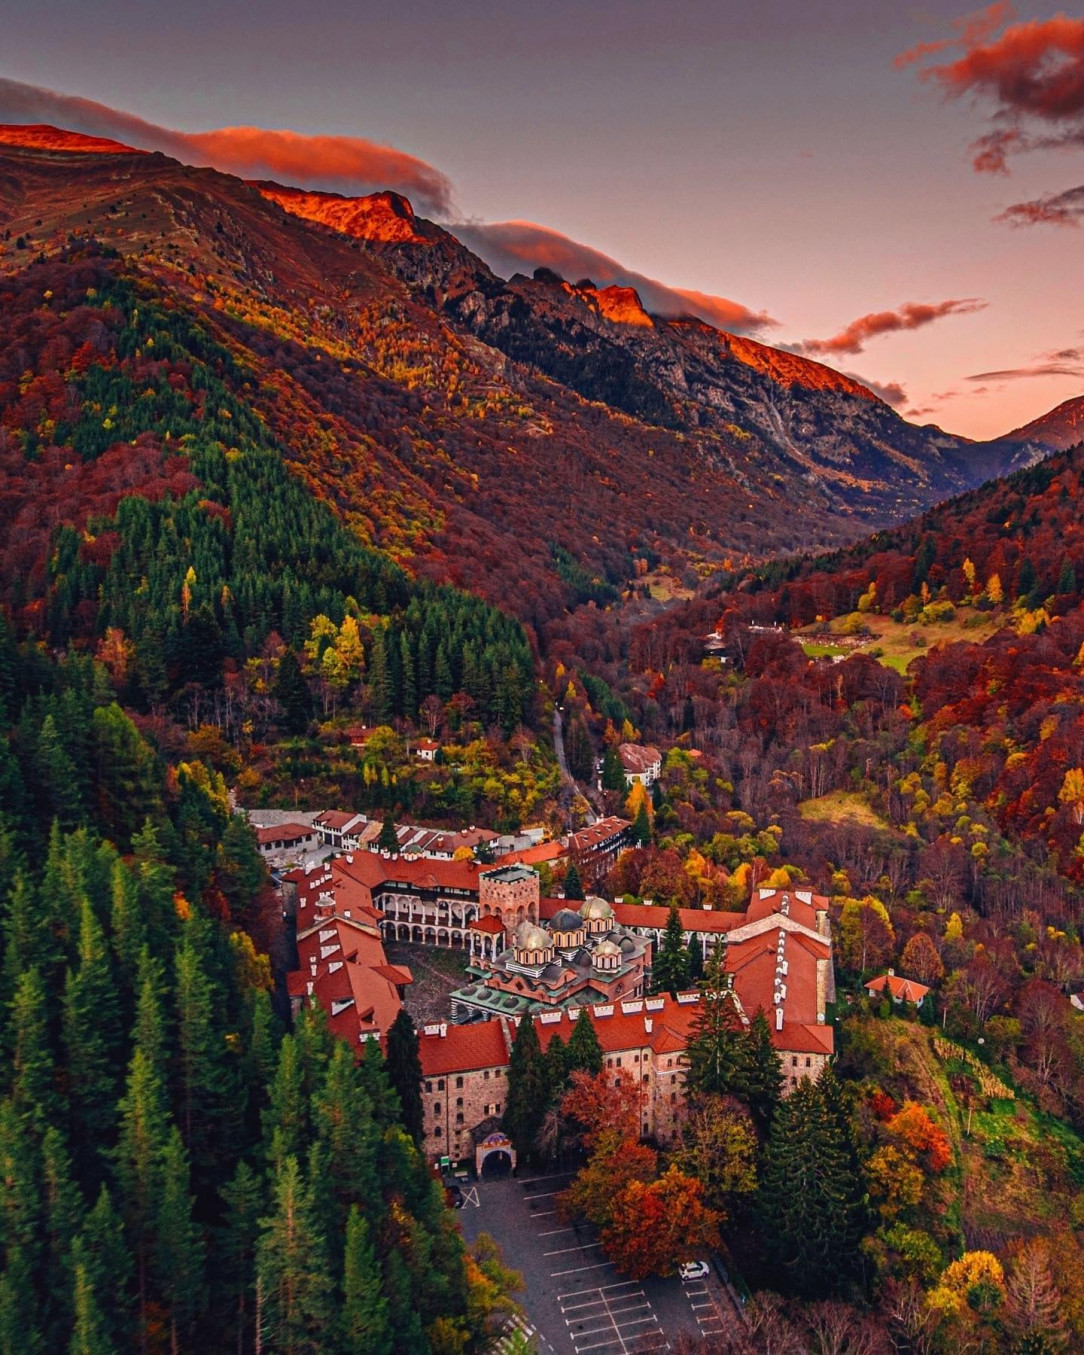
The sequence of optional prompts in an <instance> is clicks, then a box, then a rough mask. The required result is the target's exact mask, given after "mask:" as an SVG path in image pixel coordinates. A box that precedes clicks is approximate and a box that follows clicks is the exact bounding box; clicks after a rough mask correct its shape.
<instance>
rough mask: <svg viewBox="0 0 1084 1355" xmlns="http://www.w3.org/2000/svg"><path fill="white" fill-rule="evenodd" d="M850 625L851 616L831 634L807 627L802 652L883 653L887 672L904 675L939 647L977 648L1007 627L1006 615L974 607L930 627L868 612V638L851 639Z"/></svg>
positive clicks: (840, 619)
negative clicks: (959, 643)
mask: <svg viewBox="0 0 1084 1355" xmlns="http://www.w3.org/2000/svg"><path fill="white" fill-rule="evenodd" d="M852 615H858V614H857V613H852ZM849 621H850V618H849V617H848V616H837V617H834V618H833V619H832V620H831V621H830V622H829V623H828V632H827V634H826V633H825V632H824V630H823V629H820V628H818V627H814V626H807V627H806V628H805V630H803V631H802V632H800V634H799V639H800V641H801V645H802V648H803V649H804V650H805V652H806V653H807V654H808V655H809V657H810V658H821V657H831V656H833V655H836V654H862V653H869V651H870V650H873V649H879V650H880V651H881V652H880V653H879V654H877V655H875V656H874V657H875V658H877V659H879V660H880V662H881V663H883V664H884V665H885V667H886V668H894V669H895V670H896V672H897V673H904V672H906V671H907V665H908V664H909V663H910V662H911V661H912V659H917V658H918V657H919V655H920V654H926V653H928V652H929V651H930V650H931V649H933V648H934V646H935V645H947V644H953V643H955V642H956V641H959V640H963V641H965V642H966V643H968V644H973V645H978V644H982V642H983V641H984V640H988V639H989V638H990V636H991V635H994V634H995V633H996V632H997V631H999V630H1001V629H1002V628H1003V627H1004V625H1005V624H1006V618H1005V617H1004V616H1003V615H1000V614H996V613H993V612H976V611H975V610H974V609H973V608H971V607H961V608H958V609H957V612H956V615H955V616H954V617H953V619H952V620H951V621H937V622H933V623H930V624H928V625H922V624H920V623H918V622H908V621H893V620H892V618H891V617H890V616H879V615H877V614H876V613H873V612H866V613H863V614H862V616H861V621H862V623H863V624H864V625H865V626H866V627H867V628H868V630H869V634H868V635H847V634H846V627H847V624H848V622H849Z"/></svg>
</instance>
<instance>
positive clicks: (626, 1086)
mask: <svg viewBox="0 0 1084 1355" xmlns="http://www.w3.org/2000/svg"><path fill="white" fill-rule="evenodd" d="M561 1113H562V1115H565V1116H567V1117H568V1119H570V1120H575V1122H576V1123H577V1124H578V1125H580V1126H581V1130H582V1132H581V1139H582V1142H583V1146H584V1147H585V1148H586V1149H587V1150H588V1151H590V1150H591V1149H592V1148H593V1147H594V1145H595V1144H596V1142H598V1140H599V1138H600V1137H601V1136H602V1135H603V1134H604V1133H607V1132H609V1133H614V1134H616V1135H618V1137H619V1138H621V1139H633V1140H636V1139H638V1138H639V1137H640V1133H639V1130H640V1088H639V1085H638V1084H637V1082H636V1079H635V1078H634V1077H633V1076H632V1074H631V1073H630V1072H629V1070H628V1069H627V1068H618V1069H616V1070H612V1069H604V1070H603V1071H602V1072H601V1073H596V1074H595V1075H594V1076H592V1075H591V1074H590V1073H585V1072H584V1071H583V1070H582V1069H577V1071H576V1072H574V1073H573V1074H572V1086H571V1087H570V1088H569V1090H568V1091H567V1092H565V1094H564V1096H563V1097H562V1098H561Z"/></svg>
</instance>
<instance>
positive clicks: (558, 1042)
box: [546, 1033, 571, 1092]
mask: <svg viewBox="0 0 1084 1355" xmlns="http://www.w3.org/2000/svg"><path fill="white" fill-rule="evenodd" d="M570 1071H571V1070H570V1068H569V1066H568V1045H566V1044H565V1042H564V1040H562V1039H561V1037H560V1035H558V1034H556V1033H555V1034H554V1035H552V1036H551V1037H550V1042H549V1044H548V1045H547V1047H546V1082H547V1084H548V1086H549V1087H550V1090H551V1091H553V1092H557V1091H560V1090H562V1089H563V1088H564V1087H565V1086H567V1084H568V1078H569V1073H570Z"/></svg>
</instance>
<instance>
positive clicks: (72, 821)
mask: <svg viewBox="0 0 1084 1355" xmlns="http://www.w3.org/2000/svg"><path fill="white" fill-rule="evenodd" d="M34 767H35V772H36V777H35V781H36V784H37V786H38V788H39V795H40V799H41V807H40V813H41V816H42V818H43V819H45V820H46V821H49V820H55V821H56V822H57V823H58V824H59V825H60V827H61V828H63V829H72V828H75V827H76V826H77V825H78V824H79V823H80V822H82V819H83V815H84V808H83V797H82V793H81V778H80V777H79V774H78V772H77V771H76V767H75V764H74V762H73V761H72V760H71V758H70V757H69V755H68V752H67V749H66V748H65V746H64V741H63V739H62V738H61V737H60V733H59V731H58V730H57V725H56V720H55V719H54V718H53V716H52V714H49V715H46V717H45V719H44V720H43V721H42V725H41V730H40V732H39V733H38V743H37V748H36V749H35V756H34Z"/></svg>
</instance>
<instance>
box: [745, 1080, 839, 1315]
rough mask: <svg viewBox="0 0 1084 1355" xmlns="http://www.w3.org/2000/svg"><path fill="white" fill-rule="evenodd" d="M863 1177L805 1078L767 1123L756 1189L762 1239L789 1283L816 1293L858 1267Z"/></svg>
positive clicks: (835, 1124)
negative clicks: (768, 1124) (769, 1131)
mask: <svg viewBox="0 0 1084 1355" xmlns="http://www.w3.org/2000/svg"><path fill="white" fill-rule="evenodd" d="M861 1180H862V1178H861V1174H860V1173H856V1172H855V1171H854V1164H853V1160H852V1154H851V1151H850V1146H849V1144H848V1143H847V1141H846V1137H845V1135H844V1133H843V1132H842V1130H841V1128H840V1126H839V1124H838V1121H837V1119H836V1117H835V1116H834V1114H833V1113H831V1111H830V1110H829V1108H828V1106H827V1105H826V1103H825V1097H824V1093H823V1092H822V1090H821V1088H820V1087H819V1086H818V1085H817V1084H814V1083H812V1082H810V1081H808V1080H807V1079H806V1080H803V1081H802V1082H800V1083H799V1084H798V1086H797V1087H796V1088H795V1090H794V1091H793V1092H792V1093H791V1094H790V1096H788V1097H787V1098H786V1100H784V1101H783V1102H782V1103H781V1105H780V1107H779V1109H778V1111H777V1112H776V1115H775V1119H774V1120H773V1121H772V1128H771V1135H770V1137H769V1140H768V1147H767V1152H766V1154H765V1161H764V1168H763V1172H762V1175H761V1182H760V1189H759V1194H758V1214H759V1218H760V1223H761V1228H762V1230H763V1235H764V1240H765V1245H766V1248H767V1250H768V1253H769V1255H770V1256H771V1258H772V1260H773V1261H774V1263H775V1264H776V1265H777V1266H778V1267H779V1272H780V1278H781V1279H783V1280H784V1282H785V1283H786V1285H787V1287H788V1288H789V1289H791V1290H793V1291H794V1292H796V1293H800V1294H806V1295H809V1296H816V1297H818V1298H819V1297H823V1296H824V1295H825V1294H831V1293H836V1292H839V1291H840V1290H841V1289H844V1288H845V1287H846V1286H847V1284H848V1283H849V1281H850V1280H851V1278H852V1277H853V1276H854V1275H855V1274H856V1273H857V1270H858V1265H859V1252H858V1240H859V1236H860V1225H861V1206H860V1195H859V1192H860V1190H861Z"/></svg>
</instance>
